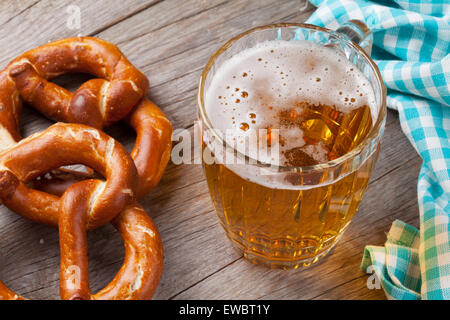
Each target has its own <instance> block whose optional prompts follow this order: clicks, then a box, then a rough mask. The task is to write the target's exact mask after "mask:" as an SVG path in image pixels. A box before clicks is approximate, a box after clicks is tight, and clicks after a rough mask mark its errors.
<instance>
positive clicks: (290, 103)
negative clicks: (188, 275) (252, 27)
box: [202, 40, 378, 268]
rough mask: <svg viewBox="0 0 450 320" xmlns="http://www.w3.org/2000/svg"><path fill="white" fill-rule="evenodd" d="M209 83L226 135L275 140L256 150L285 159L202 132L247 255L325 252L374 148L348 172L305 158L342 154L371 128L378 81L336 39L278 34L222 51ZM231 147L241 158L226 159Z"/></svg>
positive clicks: (347, 214) (240, 140)
mask: <svg viewBox="0 0 450 320" xmlns="http://www.w3.org/2000/svg"><path fill="white" fill-rule="evenodd" d="M205 90H206V91H205V98H204V105H205V112H206V115H207V117H208V118H209V121H210V124H211V126H212V127H213V128H214V129H216V130H218V131H219V132H227V133H228V134H226V135H225V134H224V138H223V139H224V140H225V142H226V143H227V144H228V145H229V146H230V145H231V146H233V148H235V149H236V150H238V151H240V153H244V155H245V156H249V154H248V153H249V151H248V150H249V147H256V148H257V149H258V150H259V149H261V148H262V146H263V145H264V146H265V148H267V149H268V150H269V151H270V150H272V151H273V150H276V154H275V155H274V154H273V153H271V154H269V155H268V154H267V153H262V152H261V153H258V152H257V153H256V158H257V159H253V160H255V161H256V162H258V161H259V162H261V163H264V164H266V165H272V167H275V168H283V170H282V171H283V172H278V171H276V172H275V173H271V170H262V169H261V168H260V167H258V166H254V165H252V164H249V163H248V160H249V159H248V158H247V162H246V163H237V161H238V159H237V158H238V156H239V152H235V151H234V150H231V151H230V150H226V151H220V146H221V145H220V144H219V143H218V142H217V139H214V138H212V137H211V136H210V135H208V134H207V133H206V132H204V134H203V143H202V146H203V147H202V148H203V154H205V153H210V154H212V155H213V156H214V157H215V161H213V162H207V161H204V163H203V166H204V171H205V174H206V178H207V182H208V187H209V190H210V194H211V198H212V201H213V204H214V207H215V209H216V211H217V214H218V216H219V218H220V221H221V224H222V225H223V227H224V229H225V231H226V233H227V235H228V237H229V238H230V239H231V240H232V241H233V243H235V244H236V245H237V247H238V248H239V249H240V250H242V252H243V253H244V255H245V257H246V258H248V259H249V260H251V261H253V262H256V263H260V264H265V265H267V266H269V267H279V268H296V267H298V266H308V265H310V264H311V263H313V262H315V261H317V259H318V258H319V257H320V256H322V255H324V254H326V253H327V252H328V251H329V250H330V249H331V248H332V247H333V245H334V244H335V243H336V241H337V240H338V239H339V237H340V236H341V235H342V233H343V231H344V230H345V228H346V227H347V226H348V225H349V223H350V221H351V219H352V217H353V215H354V214H355V212H356V211H357V209H358V206H359V203H360V202H361V200H362V196H363V193H364V191H365V189H366V186H367V184H368V181H369V177H370V173H371V171H372V169H373V167H374V164H375V159H376V155H374V156H371V157H368V159H367V160H365V161H364V162H363V163H362V164H361V165H360V166H359V167H358V168H352V169H351V170H349V173H348V174H346V175H342V176H339V173H336V172H334V173H333V172H332V169H329V170H328V169H327V170H323V171H321V173H320V174H314V171H312V174H309V175H305V174H301V173H298V171H299V170H300V169H298V168H305V167H310V166H317V165H320V164H325V163H328V162H329V161H333V160H336V159H339V158H340V157H342V156H344V155H345V154H347V153H349V152H350V151H351V150H353V149H354V148H355V147H357V146H358V145H359V144H360V143H361V142H362V141H363V140H364V139H365V138H366V137H367V135H368V133H369V132H370V130H371V129H372V127H373V119H376V117H377V112H378V111H377V103H376V98H375V93H374V90H373V88H372V85H371V83H370V81H369V80H368V79H367V78H366V77H365V75H364V74H363V73H362V72H361V71H360V70H359V69H358V68H357V67H356V66H355V65H354V64H352V63H351V62H350V61H348V59H347V58H346V57H345V56H344V55H343V54H342V53H341V52H340V51H339V50H337V49H336V48H334V47H332V46H323V45H320V44H315V43H313V42H311V41H283V40H271V41H265V42H261V43H259V44H257V45H255V46H253V47H251V48H247V49H244V50H242V51H241V52H239V53H237V54H235V55H233V56H232V57H230V58H229V59H228V60H226V61H224V62H223V63H222V64H221V66H220V67H219V68H217V69H216V70H215V72H214V76H213V77H212V79H211V81H210V83H209V85H208V87H207V88H205ZM275 131H276V132H277V134H276V135H274V134H273V132H275ZM230 132H231V133H232V134H229V133H230ZM251 135H256V136H257V138H256V139H253V140H252V139H250V136H251ZM249 141H253V143H252V142H249ZM377 150H378V149H377V147H376V150H375V152H374V153H375V154H376V153H377ZM269 153H270V152H269ZM229 154H231V155H232V156H231V158H232V159H234V161H232V162H230V161H225V159H230V157H228V155H229ZM234 162H236V163H234ZM253 164H254V163H253ZM319 167H320V166H319ZM290 168H292V172H289V169H290ZM353 169H354V170H353ZM300 171H301V170H300ZM332 174H335V175H337V177H338V178H337V179H335V180H333V181H331V182H330V181H329V180H327V179H326V178H325V176H326V175H327V176H330V175H332Z"/></svg>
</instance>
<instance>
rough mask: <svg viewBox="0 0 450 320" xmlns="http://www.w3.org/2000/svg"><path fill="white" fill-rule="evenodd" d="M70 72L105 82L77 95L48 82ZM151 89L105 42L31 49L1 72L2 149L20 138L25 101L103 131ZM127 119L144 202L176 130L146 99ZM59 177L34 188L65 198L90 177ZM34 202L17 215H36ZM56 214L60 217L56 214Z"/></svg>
mask: <svg viewBox="0 0 450 320" xmlns="http://www.w3.org/2000/svg"><path fill="white" fill-rule="evenodd" d="M67 72H86V73H91V74H94V75H95V76H99V77H103V78H104V79H92V80H90V81H88V82H86V83H85V84H83V85H82V86H81V87H80V88H79V89H78V90H77V91H76V93H75V94H73V93H71V92H70V91H68V90H66V89H64V88H61V87H59V86H57V85H55V84H53V83H51V82H48V81H47V80H49V79H52V78H54V77H56V76H59V75H61V74H64V73H67ZM147 91H148V80H147V78H146V77H145V75H144V74H142V73H141V72H140V71H139V70H137V69H136V68H135V67H134V66H132V65H131V64H130V62H129V61H128V60H127V59H126V58H125V56H124V55H123V54H122V53H121V52H120V50H119V49H118V48H117V47H116V46H114V45H113V44H111V43H108V42H106V41H103V40H100V39H97V38H90V37H79V38H69V39H64V40H59V41H55V42H51V43H49V44H46V45H43V46H40V47H38V48H35V49H32V50H30V51H28V52H26V53H24V54H22V55H21V56H19V57H17V58H16V59H14V60H13V61H12V62H11V63H9V65H8V66H7V67H6V68H5V69H4V70H3V71H2V72H0V151H1V150H5V149H7V148H10V147H12V146H13V145H14V144H15V143H17V141H20V139H21V137H20V133H19V117H20V110H21V107H22V100H24V101H26V102H27V103H29V104H31V105H32V106H34V107H35V108H36V109H37V110H39V111H41V112H42V113H43V114H44V115H46V116H47V117H49V118H50V119H53V120H56V121H63V122H76V123H84V124H87V125H91V126H93V127H96V128H98V129H102V128H103V127H104V126H106V125H109V124H111V123H113V122H115V121H117V120H120V119H122V118H123V117H125V116H126V115H127V114H129V113H130V110H132V108H133V107H135V105H136V104H137V103H138V102H139V100H141V98H142V97H143V96H144V95H145V94H146V93H147ZM127 119H128V120H127V121H128V123H129V124H130V125H131V126H132V127H133V128H134V129H135V131H136V133H137V139H136V145H135V147H134V149H133V151H132V157H133V159H135V162H136V167H137V169H138V173H139V182H138V183H139V188H138V189H137V192H138V194H137V197H138V198H141V197H142V196H143V195H145V194H146V193H148V191H150V190H151V189H152V188H153V187H154V186H155V185H156V184H157V183H158V182H159V180H160V179H161V176H162V174H163V172H164V169H165V167H166V165H167V163H168V160H169V157H170V150H171V135H172V126H171V124H170V122H169V120H168V119H167V118H166V116H165V115H164V113H162V111H161V110H160V109H159V108H158V107H157V106H156V105H155V104H153V103H152V102H151V101H149V100H147V99H145V98H144V99H142V100H141V102H140V103H139V104H138V105H137V106H136V107H135V109H134V111H133V112H132V113H131V115H129V116H128V117H127ZM58 175H60V174H59V173H57V174H56V177H54V176H55V175H54V174H52V173H47V178H48V179H41V180H40V181H39V180H37V181H34V182H33V183H32V185H33V187H34V188H35V189H37V190H44V191H47V192H48V193H52V194H58V195H60V194H62V193H63V192H64V190H65V189H66V188H67V187H68V186H70V185H71V184H73V183H75V182H77V181H79V180H81V179H82V178H86V176H84V177H79V176H78V175H72V176H71V177H70V176H69V178H68V177H67V176H66V179H60V177H58ZM33 203H37V202H34V201H24V202H22V203H16V205H15V207H16V209H15V211H16V212H18V213H20V214H22V215H24V216H31V217H36V215H35V214H34V213H33V214H30V213H29V212H30V211H37V209H38V207H34V208H33V207H29V206H30V205H31V204H33ZM10 205H12V204H10ZM52 216H53V217H54V219H56V218H55V217H56V216H57V214H56V213H55V214H53V215H52ZM54 219H53V221H54ZM38 222H44V221H38ZM52 224H54V223H52Z"/></svg>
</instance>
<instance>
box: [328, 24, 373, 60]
mask: <svg viewBox="0 0 450 320" xmlns="http://www.w3.org/2000/svg"><path fill="white" fill-rule="evenodd" d="M336 32H338V33H339V34H340V35H343V36H345V37H346V38H348V39H349V40H350V41H352V42H353V43H355V44H357V45H359V46H360V47H361V48H362V49H363V50H364V51H365V52H366V53H367V54H368V55H369V56H370V54H371V52H372V44H373V33H372V30H370V28H369V27H368V26H367V25H366V24H365V23H364V22H362V21H360V20H349V21H347V22H345V23H343V24H342V25H341V26H340V27H339V28H337V29H336Z"/></svg>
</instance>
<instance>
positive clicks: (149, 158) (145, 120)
mask: <svg viewBox="0 0 450 320" xmlns="http://www.w3.org/2000/svg"><path fill="white" fill-rule="evenodd" d="M126 122H127V123H128V124H129V125H130V126H131V127H132V128H133V129H134V130H135V132H136V143H135V145H134V148H133V150H132V151H131V157H132V158H133V160H134V163H135V165H136V168H137V171H138V188H137V191H136V192H137V193H136V198H137V199H140V198H142V197H143V196H144V195H146V194H147V193H148V192H149V191H150V190H151V189H153V188H154V187H155V186H156V185H157V184H158V182H159V180H160V179H161V177H162V175H163V173H164V169H165V168H166V165H167V163H168V162H169V159H170V152H171V150H172V125H171V123H170V121H169V120H168V119H167V117H166V116H165V114H164V113H163V112H162V111H161V110H160V109H159V108H158V107H157V106H156V105H155V104H154V103H153V102H151V101H149V100H147V99H143V100H142V101H141V102H140V103H139V104H138V105H137V106H136V109H135V110H134V111H133V112H132V113H131V114H130V115H129V116H128V117H127V118H126ZM89 176H90V175H89V174H80V173H78V172H72V173H65V172H63V173H61V172H55V173H52V174H50V175H48V177H47V178H44V179H39V180H34V181H33V186H34V188H36V189H38V190H42V191H45V192H48V193H51V194H54V195H62V194H63V193H64V191H65V190H66V189H67V188H68V187H69V186H71V185H72V184H74V183H76V182H78V181H80V180H83V179H86V178H88V177H89Z"/></svg>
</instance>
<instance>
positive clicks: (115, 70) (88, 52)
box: [0, 37, 149, 141]
mask: <svg viewBox="0 0 450 320" xmlns="http://www.w3.org/2000/svg"><path fill="white" fill-rule="evenodd" d="M70 72H81V73H88V74H91V75H94V76H96V77H98V78H97V79H92V80H89V81H87V82H85V83H84V84H82V85H81V86H80V88H79V89H78V90H77V91H76V92H75V93H72V92H70V91H69V90H66V89H64V88H62V87H60V86H58V85H56V84H54V83H52V82H49V81H48V80H51V79H53V78H55V77H57V76H60V75H62V74H66V73H70ZM148 86H149V83H148V79H147V77H146V76H145V75H144V74H143V73H141V72H140V71H139V70H138V69H136V68H135V67H134V66H133V65H132V64H131V63H130V62H129V61H128V60H127V59H126V57H125V56H124V55H123V54H122V53H121V52H120V50H119V49H118V48H117V47H116V46H114V45H113V44H111V43H108V42H106V41H103V40H100V39H97V38H90V37H79V38H69V39H64V40H59V41H55V42H51V43H48V44H45V45H43V46H40V47H37V48H35V49H32V50H30V51H28V52H26V53H24V54H22V55H20V56H19V57H17V58H16V59H14V60H13V61H11V62H10V63H9V65H8V66H7V67H6V68H5V69H4V70H3V71H2V72H1V74H0V97H1V101H0V104H1V106H2V110H0V123H1V124H2V125H3V127H5V128H6V130H7V131H8V132H9V133H10V134H11V138H12V139H14V140H15V141H18V140H20V134H19V130H18V125H17V124H18V116H19V113H20V109H21V99H22V100H23V101H25V102H27V103H28V104H30V105H31V106H33V107H34V108H36V109H37V110H39V111H40V112H41V113H42V114H44V115H46V116H47V117H48V118H50V119H52V120H55V121H63V122H72V123H82V124H86V125H90V126H93V127H95V128H99V129H101V128H102V127H104V126H105V125H108V124H111V123H113V122H116V121H118V120H120V119H122V118H123V117H125V116H126V115H127V114H128V113H129V112H130V111H131V110H132V108H133V107H134V106H135V105H136V104H137V103H138V102H139V101H140V100H141V99H142V97H144V96H145V95H146V93H147V91H148ZM20 98H21V99H20Z"/></svg>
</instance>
